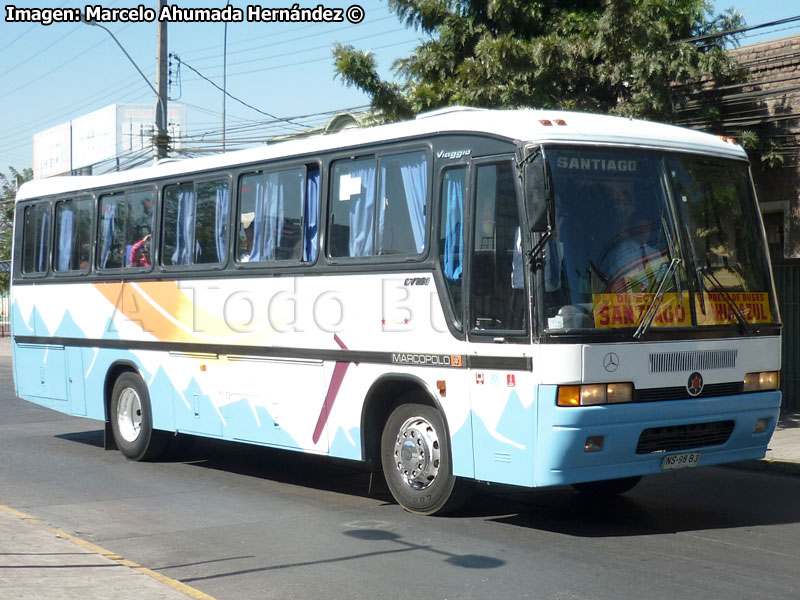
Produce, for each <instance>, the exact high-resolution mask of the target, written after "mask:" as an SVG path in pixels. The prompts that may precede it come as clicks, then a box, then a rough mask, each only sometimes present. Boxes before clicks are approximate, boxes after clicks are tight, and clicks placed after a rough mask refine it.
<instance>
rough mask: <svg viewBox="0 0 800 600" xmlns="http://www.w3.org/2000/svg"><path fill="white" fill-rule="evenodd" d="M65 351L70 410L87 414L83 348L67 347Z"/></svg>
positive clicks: (79, 413) (83, 414) (82, 414)
mask: <svg viewBox="0 0 800 600" xmlns="http://www.w3.org/2000/svg"><path fill="white" fill-rule="evenodd" d="M65 352H66V357H67V389H68V391H69V405H70V412H71V413H72V414H73V415H76V416H78V415H79V416H86V395H85V394H84V391H83V373H84V371H83V349H82V348H74V347H67V348H65Z"/></svg>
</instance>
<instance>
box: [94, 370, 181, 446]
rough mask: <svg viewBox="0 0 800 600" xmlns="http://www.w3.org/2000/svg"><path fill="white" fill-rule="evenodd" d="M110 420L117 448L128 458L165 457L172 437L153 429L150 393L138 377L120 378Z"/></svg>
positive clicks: (128, 374) (113, 399)
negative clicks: (165, 451)
mask: <svg viewBox="0 0 800 600" xmlns="http://www.w3.org/2000/svg"><path fill="white" fill-rule="evenodd" d="M109 419H110V420H111V430H112V431H113V432H114V441H115V442H116V443H117V448H119V450H120V452H122V454H123V455H125V456H126V457H127V458H130V459H133V460H152V459H154V458H158V457H159V456H161V455H162V454H163V452H164V448H165V447H166V445H167V442H168V441H169V435H168V433H167V432H166V431H156V430H154V429H153V413H152V410H151V409H150V394H148V393H147V386H146V385H145V383H144V381H142V378H141V377H139V376H138V375H137V374H135V373H131V372H126V373H123V374H122V375H120V376H119V377H118V378H117V381H116V382H115V383H114V391H113V392H112V393H111V407H110V411H109Z"/></svg>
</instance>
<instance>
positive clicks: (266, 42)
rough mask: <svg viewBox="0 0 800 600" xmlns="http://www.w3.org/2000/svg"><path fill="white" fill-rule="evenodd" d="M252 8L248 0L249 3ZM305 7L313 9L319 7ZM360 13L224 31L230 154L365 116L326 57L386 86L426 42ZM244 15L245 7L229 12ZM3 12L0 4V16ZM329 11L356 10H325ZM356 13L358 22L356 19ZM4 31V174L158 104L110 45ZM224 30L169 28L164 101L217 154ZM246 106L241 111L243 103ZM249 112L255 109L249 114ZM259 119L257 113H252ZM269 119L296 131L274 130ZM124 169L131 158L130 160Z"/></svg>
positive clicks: (781, 13)
mask: <svg viewBox="0 0 800 600" xmlns="http://www.w3.org/2000/svg"><path fill="white" fill-rule="evenodd" d="M250 1H251V2H252V0H250ZM319 1H321V0H317V2H307V3H301V4H300V5H301V6H302V7H315V6H317V4H318V2H319ZM355 2H357V3H358V5H359V6H360V7H361V8H363V20H361V22H359V23H350V22H348V21H347V20H345V21H344V22H328V23H266V22H252V21H250V22H248V21H247V20H245V22H241V23H230V24H229V25H228V26H227V81H226V88H227V90H228V92H229V94H231V95H232V96H234V97H235V98H231V97H228V99H227V101H226V125H227V132H226V139H227V144H228V147H229V148H230V149H233V148H238V147H244V146H246V145H252V144H254V143H258V141H259V140H262V139H266V138H268V137H270V136H274V135H279V134H284V133H290V132H293V131H299V130H302V129H304V128H306V127H312V126H319V125H323V124H325V123H327V122H328V121H329V120H330V119H331V117H332V116H333V114H334V113H335V112H338V111H344V110H347V109H355V108H359V107H365V106H366V105H367V104H368V103H369V100H368V98H367V96H365V95H364V94H363V93H361V92H360V91H359V90H357V89H354V88H348V87H346V86H345V85H344V84H343V83H342V81H341V79H337V78H335V77H334V68H333V60H332V53H331V47H332V45H333V43H334V42H340V43H344V44H352V45H353V46H355V47H356V48H359V49H362V50H370V51H372V52H373V53H374V55H375V58H376V60H377V62H378V67H379V72H380V74H381V76H382V77H383V78H386V79H392V78H393V74H392V71H391V65H392V62H393V61H394V60H395V59H397V58H399V57H402V56H407V55H408V54H409V53H410V52H411V51H412V50H413V48H414V47H415V46H416V45H417V44H418V43H419V41H420V40H421V39H422V36H421V34H419V33H418V32H416V31H415V30H413V29H408V28H406V27H404V26H403V25H402V24H401V23H400V21H399V19H398V18H397V17H396V16H395V15H394V14H393V13H391V12H390V11H389V9H388V6H387V4H386V2H385V1H383V0H353V4H355ZM140 3H141V4H142V5H144V7H149V8H156V7H157V1H156V0H101V4H99V5H100V6H102V7H103V8H109V9H113V8H130V7H134V6H137V5H138V4H140ZM170 3H171V4H175V5H178V6H179V7H181V8H191V7H208V8H210V7H222V6H224V2H223V0H218V1H217V2H191V1H189V0H173V1H172V2H170ZM230 3H231V5H232V6H234V7H238V8H242V9H243V10H246V9H245V7H246V6H247V5H248V4H249V3H248V2H239V1H236V0H232V1H231V2H230ZM9 4H10V2H6V3H4V7H5V6H8V5H9ZM86 4H88V2H76V1H72V0H50V2H49V3H47V2H24V1H19V2H15V3H14V6H16V7H17V8H40V9H43V8H80V9H83V8H84V6H85V5H86ZM793 4H794V3H792V2H786V1H785V0H727V1H726V0H717V1H716V2H715V7H716V9H717V10H723V9H726V8H729V7H732V8H734V9H736V10H740V11H741V12H742V14H743V16H744V18H745V20H746V21H747V23H748V25H755V24H759V23H764V22H769V21H774V20H778V19H783V18H788V17H793V16H797V15H800V7H797V6H793ZM261 5H262V6H275V7H282V8H288V7H291V6H292V3H291V2H285V3H280V2H275V1H274V0H267V1H266V2H264V3H263V4H261ZM325 6H326V7H328V8H334V7H342V8H347V7H349V6H351V3H350V2H339V1H334V0H331V2H330V3H327V4H325ZM356 13H357V11H356ZM7 16H8V15H7V11H6V9H5V8H4V9H3V19H0V81H2V86H0V171H3V172H6V167H7V166H12V167H14V168H16V169H18V170H19V169H22V168H26V167H31V166H33V136H34V133H36V132H41V131H43V130H46V129H49V128H51V127H54V126H56V125H60V124H62V123H65V122H68V121H70V120H71V119H75V118H77V117H80V116H82V115H85V114H88V113H91V112H93V111H96V110H98V109H101V108H103V107H106V106H108V105H110V104H114V103H120V104H122V103H142V104H148V105H153V104H154V103H155V99H154V94H153V92H152V90H151V88H150V87H149V86H148V84H147V83H146V82H145V81H144V79H143V78H142V76H141V75H140V74H139V73H138V72H137V70H136V68H134V66H133V65H132V64H131V62H130V61H129V60H128V58H126V56H125V54H124V53H123V51H122V50H120V48H119V47H118V46H117V45H116V43H115V42H114V40H113V38H112V37H111V36H110V35H109V34H108V33H107V32H106V31H103V30H102V29H100V28H98V27H91V26H88V25H86V24H82V23H54V24H51V25H48V26H43V25H40V24H35V23H19V22H7V21H6V18H7ZM103 25H105V26H106V27H107V28H108V29H109V30H110V31H111V32H112V33H113V34H114V35H115V36H116V37H117V39H118V40H119V42H120V43H121V44H122V46H123V47H124V48H125V50H126V51H127V52H128V54H130V56H131V58H132V59H133V61H134V62H135V63H136V65H137V66H138V67H139V69H140V70H141V71H142V72H143V73H144V74H145V76H146V77H147V78H148V79H149V81H150V82H151V83H153V84H154V82H155V71H156V32H157V25H156V23H155V22H143V23H125V22H119V21H117V22H105V23H103ZM797 33H800V22H793V23H790V24H788V25H786V26H783V27H772V28H769V29H764V30H756V31H753V32H749V33H748V34H747V36H746V37H745V38H744V39H743V40H742V44H743V45H747V44H751V43H758V42H761V41H765V40H768V39H773V38H778V37H783V36H787V35H793V34H797ZM224 39H225V26H224V25H223V24H221V23H170V24H169V25H168V45H169V52H171V53H174V54H176V55H178V56H179V57H180V61H181V63H182V64H181V65H180V69H179V70H178V63H177V61H176V60H173V61H172V63H171V71H172V74H171V80H172V81H171V86H170V101H171V102H172V101H174V102H180V103H183V104H186V106H187V124H188V132H187V133H188V137H189V139H188V140H187V142H188V143H190V144H191V147H192V148H195V149H209V148H215V147H219V145H220V142H221V130H222V104H223V102H222V97H223V95H222V92H221V91H220V90H219V89H218V88H217V87H215V86H214V85H212V83H210V82H209V81H208V80H211V81H212V82H214V83H216V84H217V86H220V87H221V86H222V85H223V81H222V74H223V55H224V52H223V50H224V48H225V46H224V43H223V42H224ZM240 101H241V102H240ZM245 104H247V105H250V106H246V105H245ZM256 109H257V110H256ZM265 113H267V114H269V115H274V116H277V117H280V118H282V119H288V120H289V121H291V122H287V121H283V120H276V119H273V118H271V117H269V116H267V115H266V114H265ZM130 159H131V162H133V161H134V160H135V159H136V156H133V155H132V156H131V157H130Z"/></svg>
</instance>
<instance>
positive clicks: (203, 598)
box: [0, 504, 215, 600]
mask: <svg viewBox="0 0 800 600" xmlns="http://www.w3.org/2000/svg"><path fill="white" fill-rule="evenodd" d="M0 510H2V511H3V512H5V513H8V514H10V515H13V516H15V517H17V518H18V519H21V520H23V521H27V522H28V523H31V524H33V525H36V526H37V527H39V528H40V529H44V530H45V531H48V532H50V533H52V534H53V535H55V536H58V537H60V538H64V539H65V540H69V541H70V542H72V543H73V544H75V545H77V546H80V547H81V548H83V549H85V550H88V551H90V552H93V553H94V554H99V555H100V556H104V557H105V558H108V559H109V560H113V561H114V562H116V563H118V564H120V565H122V566H124V567H128V568H129V569H133V570H134V571H138V572H139V573H142V574H144V575H147V576H148V577H151V578H152V579H155V580H156V581H159V582H161V583H163V584H165V585H168V586H169V587H171V588H172V589H174V590H177V591H179V592H181V593H183V594H186V595H187V596H189V597H190V598H195V599H196V600H215V598H214V597H213V596H209V595H208V594H205V593H203V592H201V591H200V590H196V589H195V588H193V587H190V586H188V585H186V584H185V583H182V582H180V581H178V580H177V579H172V578H171V577H167V576H166V575H162V574H161V573H157V572H155V571H153V570H151V569H148V568H147V567H143V566H142V565H140V564H137V563H135V562H133V561H132V560H128V559H126V558H123V557H121V556H120V555H119V554H116V553H114V552H111V551H110V550H106V549H105V548H101V547H100V546H98V545H97V544H93V543H91V542H87V541H86V540H83V539H81V538H79V537H75V536H74V535H70V534H69V533H67V532H66V531H61V530H60V529H56V528H54V527H50V526H49V525H48V524H47V523H45V522H43V521H40V520H39V519H37V518H36V517H33V516H31V515H28V514H25V513H24V512H20V511H18V510H16V509H13V508H11V507H10V506H5V505H3V504H0Z"/></svg>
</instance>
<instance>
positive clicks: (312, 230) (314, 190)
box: [303, 169, 319, 262]
mask: <svg viewBox="0 0 800 600" xmlns="http://www.w3.org/2000/svg"><path fill="white" fill-rule="evenodd" d="M306 177H307V179H306V205H305V235H304V238H303V239H304V242H303V243H304V246H303V260H304V261H306V262H314V261H315V260H316V259H317V234H318V222H317V219H318V214H319V170H318V169H314V170H313V171H311V170H309V171H308V173H307V175H306Z"/></svg>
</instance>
